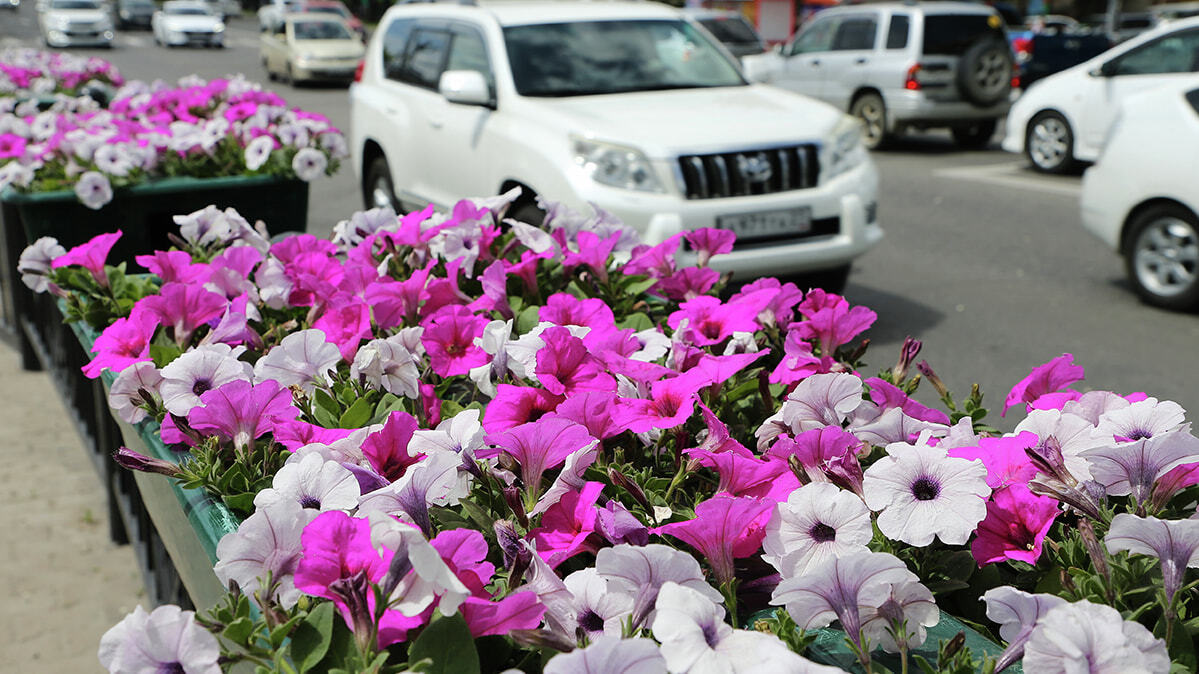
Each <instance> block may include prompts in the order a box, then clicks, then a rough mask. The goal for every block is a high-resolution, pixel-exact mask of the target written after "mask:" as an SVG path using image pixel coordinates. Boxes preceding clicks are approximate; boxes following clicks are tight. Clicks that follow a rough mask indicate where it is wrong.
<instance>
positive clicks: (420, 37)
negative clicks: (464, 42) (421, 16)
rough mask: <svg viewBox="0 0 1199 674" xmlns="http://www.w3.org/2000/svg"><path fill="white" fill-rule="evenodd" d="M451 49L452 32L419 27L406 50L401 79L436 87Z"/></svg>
mask: <svg viewBox="0 0 1199 674" xmlns="http://www.w3.org/2000/svg"><path fill="white" fill-rule="evenodd" d="M449 49H450V34H449V32H448V31H445V30H430V29H427V28H417V29H416V30H415V31H413V33H412V39H410V40H409V41H408V48H407V49H406V50H404V64H403V65H402V66H401V67H400V77H399V79H400V81H401V82H407V83H409V84H415V85H417V86H419V87H425V88H428V89H436V88H437V81H438V80H439V79H440V78H441V72H442V70H443V69H444V68H445V57H446V52H448V51H449Z"/></svg>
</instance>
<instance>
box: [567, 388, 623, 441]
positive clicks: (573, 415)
mask: <svg viewBox="0 0 1199 674" xmlns="http://www.w3.org/2000/svg"><path fill="white" fill-rule="evenodd" d="M616 400H617V397H616V394H615V393H612V392H611V391H584V392H582V393H578V394H575V395H572V396H570V397H569V398H567V399H566V400H565V401H563V402H562V404H560V405H558V407H557V408H556V409H555V410H554V411H553V412H552V413H551V414H552V416H555V417H561V418H563V419H569V420H571V421H573V422H575V423H576V424H582V425H583V426H584V427H586V429H587V432H588V433H590V434H591V437H593V438H598V439H600V440H607V439H608V438H611V437H613V436H616V435H620V434H621V433H623V432H624V431H625V430H626V429H625V427H624V426H623V425H622V424H619V423H617V422H616V420H615V418H614V417H615V416H616V415H617V412H616V404H617V403H616Z"/></svg>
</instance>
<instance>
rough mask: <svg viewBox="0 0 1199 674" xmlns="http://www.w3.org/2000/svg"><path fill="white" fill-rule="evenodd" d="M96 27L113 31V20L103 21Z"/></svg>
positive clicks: (105, 19)
mask: <svg viewBox="0 0 1199 674" xmlns="http://www.w3.org/2000/svg"><path fill="white" fill-rule="evenodd" d="M96 26H97V27H98V28H99V29H100V30H110V29H112V19H109V18H104V19H101V20H100V21H98V22H96Z"/></svg>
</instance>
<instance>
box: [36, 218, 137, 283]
mask: <svg viewBox="0 0 1199 674" xmlns="http://www.w3.org/2000/svg"><path fill="white" fill-rule="evenodd" d="M121 234H122V232H121V230H119V229H118V230H117V231H115V232H110V233H108V234H99V235H96V236H94V237H92V239H91V240H89V241H87V242H86V243H81V244H79V245H78V246H75V247H74V248H72V249H71V250H69V251H67V252H66V253H64V254H61V255H59V256H57V257H55V258H54V259H53V261H51V262H50V267H51V268H52V269H61V268H62V267H70V266H73V265H78V266H80V267H83V268H84V269H86V270H87V271H88V272H89V273H90V274H91V275H92V278H94V279H96V283H99V284H100V286H101V287H103V288H107V287H108V275H107V274H106V273H105V272H104V262H105V261H106V260H107V259H108V253H109V251H111V250H112V247H113V246H114V245H115V244H116V242H117V240H118V239H120V238H121Z"/></svg>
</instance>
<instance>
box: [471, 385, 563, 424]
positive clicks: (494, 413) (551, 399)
mask: <svg viewBox="0 0 1199 674" xmlns="http://www.w3.org/2000/svg"><path fill="white" fill-rule="evenodd" d="M563 400H564V397H563V396H560V395H557V394H555V393H550V392H549V391H547V390H545V389H541V388H534V387H531V386H513V385H511V384H500V385H499V386H497V387H496V394H495V398H493V399H492V401H491V402H490V403H488V405H487V410H486V412H484V415H485V416H484V417H483V428H484V429H486V430H487V432H488V433H499V432H501V431H506V430H508V429H510V428H513V427H515V426H519V425H521V424H526V423H529V422H531V421H537V420H538V419H540V418H541V417H543V416H545V415H546V414H548V413H549V412H553V411H554V410H555V409H556V408H557V407H558V405H559V404H560V403H561V402H562V401H563Z"/></svg>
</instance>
